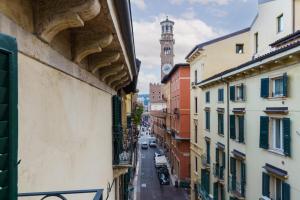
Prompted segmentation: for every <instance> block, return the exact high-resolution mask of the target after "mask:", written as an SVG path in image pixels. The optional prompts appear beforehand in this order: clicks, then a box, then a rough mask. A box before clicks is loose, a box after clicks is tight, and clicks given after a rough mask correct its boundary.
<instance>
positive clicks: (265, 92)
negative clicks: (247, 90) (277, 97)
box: [260, 78, 270, 98]
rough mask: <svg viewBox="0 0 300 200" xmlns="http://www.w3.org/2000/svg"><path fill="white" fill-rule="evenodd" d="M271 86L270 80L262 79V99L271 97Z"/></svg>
mask: <svg viewBox="0 0 300 200" xmlns="http://www.w3.org/2000/svg"><path fill="white" fill-rule="evenodd" d="M269 84H270V81H269V78H263V79H261V88H260V96H261V97H262V98H268V97H269Z"/></svg>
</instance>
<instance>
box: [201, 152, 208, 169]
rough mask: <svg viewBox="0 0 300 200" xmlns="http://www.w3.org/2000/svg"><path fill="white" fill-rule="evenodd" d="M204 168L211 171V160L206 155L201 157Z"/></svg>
mask: <svg viewBox="0 0 300 200" xmlns="http://www.w3.org/2000/svg"><path fill="white" fill-rule="evenodd" d="M201 163H202V168H204V169H210V158H209V157H207V156H206V155H201Z"/></svg>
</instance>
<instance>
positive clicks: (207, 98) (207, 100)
mask: <svg viewBox="0 0 300 200" xmlns="http://www.w3.org/2000/svg"><path fill="white" fill-rule="evenodd" d="M205 102H206V103H209V102H210V92H209V91H207V92H206V93H205Z"/></svg>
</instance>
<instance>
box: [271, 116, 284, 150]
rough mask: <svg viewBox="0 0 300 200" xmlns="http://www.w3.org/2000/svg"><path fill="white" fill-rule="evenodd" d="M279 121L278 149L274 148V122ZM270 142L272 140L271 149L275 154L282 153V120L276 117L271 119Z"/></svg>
mask: <svg viewBox="0 0 300 200" xmlns="http://www.w3.org/2000/svg"><path fill="white" fill-rule="evenodd" d="M277 120H280V122H279V123H280V148H277V147H276V122H277ZM271 140H272V146H271V147H272V149H273V150H274V151H276V152H280V153H283V152H284V148H283V122H282V118H278V117H271Z"/></svg>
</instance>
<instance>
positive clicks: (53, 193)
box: [18, 189, 103, 200]
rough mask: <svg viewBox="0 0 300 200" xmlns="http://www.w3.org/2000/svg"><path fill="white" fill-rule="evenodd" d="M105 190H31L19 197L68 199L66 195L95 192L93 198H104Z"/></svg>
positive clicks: (100, 199)
mask: <svg viewBox="0 0 300 200" xmlns="http://www.w3.org/2000/svg"><path fill="white" fill-rule="evenodd" d="M102 192H103V190H101V189H92V190H68V191H51V192H31V193H19V194H18V197H23V198H24V199H26V197H28V198H29V197H41V200H43V199H46V198H50V197H57V198H58V199H62V200H67V198H66V196H67V195H70V196H72V197H73V196H74V195H78V196H79V195H84V194H89V193H94V194H95V196H94V197H93V200H102V199H103V196H102Z"/></svg>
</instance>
